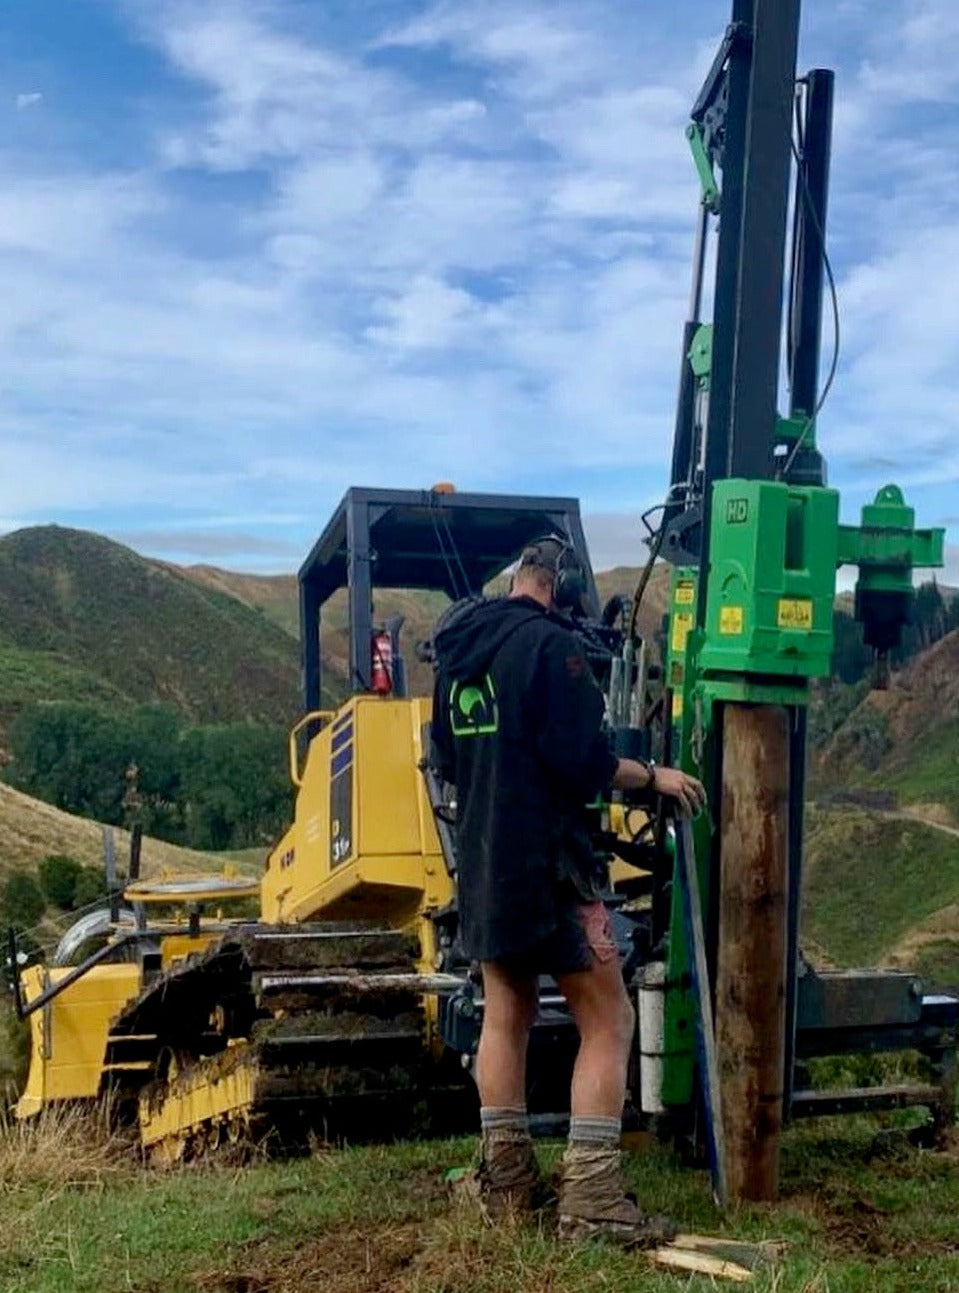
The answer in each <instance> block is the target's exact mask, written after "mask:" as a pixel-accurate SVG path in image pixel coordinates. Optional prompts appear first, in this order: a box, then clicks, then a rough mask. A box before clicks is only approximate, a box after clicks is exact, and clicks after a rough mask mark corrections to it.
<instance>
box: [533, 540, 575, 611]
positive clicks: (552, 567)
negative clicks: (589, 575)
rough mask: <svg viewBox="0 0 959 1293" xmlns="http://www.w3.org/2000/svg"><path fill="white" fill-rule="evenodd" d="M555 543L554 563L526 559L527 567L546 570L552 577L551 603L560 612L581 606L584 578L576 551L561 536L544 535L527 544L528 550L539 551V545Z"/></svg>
mask: <svg viewBox="0 0 959 1293" xmlns="http://www.w3.org/2000/svg"><path fill="white" fill-rule="evenodd" d="M544 543H555V544H556V545H557V546H558V548H559V552H558V553H557V554H556V559H555V561H548V560H546V559H545V558H544V557H541V556H537V558H535V559H533V560H529V559H527V563H526V564H527V565H536V566H539V567H540V568H541V569H543V570H548V571H549V572H550V573H551V574H552V576H553V601H554V602H555V603H556V605H557V607H558V608H559V609H560V610H572V609H573V608H574V607H576V606H579V605H581V604H582V600H583V597H584V596H585V594H586V577H585V575H584V574H583V568H582V566H581V565H580V563H579V558H578V556H577V555H576V549H575V548H574V547H573V545H572V544H571V543H570V541H569V539H567V538H566V536H565V535H563V534H544V535H543V536H542V537H541V538H539V539H535V540H534V541H533V542H532V543H530V544H528V545H527V546H528V547H529V548H534V549H539V547H540V545H541V544H544Z"/></svg>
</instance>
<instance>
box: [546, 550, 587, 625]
mask: <svg viewBox="0 0 959 1293" xmlns="http://www.w3.org/2000/svg"><path fill="white" fill-rule="evenodd" d="M585 595H586V578H585V576H584V575H583V568H582V566H581V565H580V564H579V561H578V559H577V557H576V553H575V552H574V550H573V548H572V545H571V544H569V543H567V544H565V545H564V546H563V549H562V551H561V552H560V554H559V557H558V558H557V560H556V579H555V581H554V583H553V601H554V602H555V603H556V605H557V606H558V607H559V609H560V610H561V611H571V610H574V609H575V608H576V607H578V606H582V604H583V598H584V596H585Z"/></svg>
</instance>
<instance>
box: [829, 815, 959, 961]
mask: <svg viewBox="0 0 959 1293" xmlns="http://www.w3.org/2000/svg"><path fill="white" fill-rule="evenodd" d="M805 856H806V876H805V885H804V893H803V900H804V901H803V930H804V933H805V934H807V935H808V936H809V937H810V938H811V939H812V940H813V941H814V942H815V943H816V945H817V946H819V947H821V948H822V949H823V950H824V951H825V952H826V953H827V955H828V956H829V958H830V959H831V960H833V961H835V962H836V963H837V964H839V965H845V966H858V965H876V964H879V963H880V962H881V961H882V959H883V956H884V954H886V953H887V952H889V951H890V950H891V949H892V948H893V947H894V946H895V945H896V943H898V942H899V941H900V939H902V937H903V935H905V934H906V932H907V931H908V930H910V929H911V928H912V927H913V926H915V925H918V924H919V923H920V922H922V921H923V920H925V919H927V918H928V917H929V916H931V915H932V914H933V913H934V912H936V911H938V910H939V909H941V908H943V907H945V906H947V905H948V904H949V903H952V902H956V901H957V900H959V840H957V839H955V838H953V837H951V836H949V835H945V834H943V832H941V831H937V830H935V829H934V828H933V827H930V826H926V825H923V824H922V823H920V822H913V821H901V820H896V819H886V818H883V817H882V816H877V815H874V814H870V813H868V812H863V811H858V810H832V809H823V808H816V809H814V810H811V811H810V813H809V818H808V825H807V834H806V854H805Z"/></svg>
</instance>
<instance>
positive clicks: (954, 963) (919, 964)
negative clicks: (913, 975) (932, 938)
mask: <svg viewBox="0 0 959 1293" xmlns="http://www.w3.org/2000/svg"><path fill="white" fill-rule="evenodd" d="M915 968H916V971H917V973H919V974H921V975H922V977H923V979H925V980H926V981H927V982H928V983H931V984H935V985H937V986H939V987H949V988H959V941H957V940H955V939H946V938H944V939H939V940H937V941H936V942H931V943H927V944H926V946H925V947H922V948H920V950H919V954H918V956H917V958H916V967H915Z"/></svg>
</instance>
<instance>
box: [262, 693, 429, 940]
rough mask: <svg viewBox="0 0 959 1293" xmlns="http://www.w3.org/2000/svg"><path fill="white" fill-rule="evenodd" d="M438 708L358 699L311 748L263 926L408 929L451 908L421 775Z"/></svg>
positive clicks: (275, 863) (269, 870)
mask: <svg viewBox="0 0 959 1293" xmlns="http://www.w3.org/2000/svg"><path fill="white" fill-rule="evenodd" d="M430 708H431V707H430V702H429V701H428V700H422V699H417V700H384V699H382V698H379V697H376V696H356V697H354V698H353V699H352V700H350V701H348V702H347V703H346V704H345V705H344V706H343V707H342V708H341V709H340V710H339V711H337V713H336V715H335V717H333V718H332V720H331V721H328V722H327V723H326V725H325V726H324V727H323V728H322V730H321V731H320V732H319V733H318V734H317V735H316V736H315V737H314V738H313V740H312V742H311V743H310V748H309V752H308V754H307V758H306V765H305V768H304V770H303V774H302V778H301V780H302V784H301V786H300V792H299V795H298V796H297V802H296V816H295V818H294V822H293V825H292V827H291V828H290V830H289V831H287V833H286V835H285V836H284V837H283V839H282V840H281V841H280V843H279V844H278V845H277V846H276V848H275V849H274V850H273V852H272V853H271V854H270V857H269V859H268V860H267V867H266V874H265V875H264V878H263V887H262V907H263V918H264V920H265V921H267V922H268V923H269V922H276V923H289V922H301V921H307V920H316V919H318V918H321V919H327V918H329V919H339V918H346V917H350V916H352V917H354V918H355V917H356V916H357V915H358V914H361V915H362V916H363V918H364V919H372V920H377V919H385V920H387V921H388V922H389V923H390V924H391V925H394V926H404V925H410V924H413V923H414V922H415V921H416V920H417V918H418V917H419V916H420V915H421V914H422V913H423V912H424V911H427V910H435V909H436V908H438V907H442V906H445V905H446V904H447V903H448V902H450V901H451V900H452V898H453V885H452V881H451V880H450V878H449V875H448V874H447V871H446V866H445V863H444V861H443V855H442V851H441V848H440V842H439V837H438V835H437V833H436V825H435V822H434V819H433V812H432V809H431V807H430V804H429V801H428V799H427V794H426V785H425V782H424V780H423V778H422V776H421V775H420V772H419V763H420V760H421V758H422V754H423V751H422V738H421V732H422V728H423V724H424V723H427V722H429V718H430Z"/></svg>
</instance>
